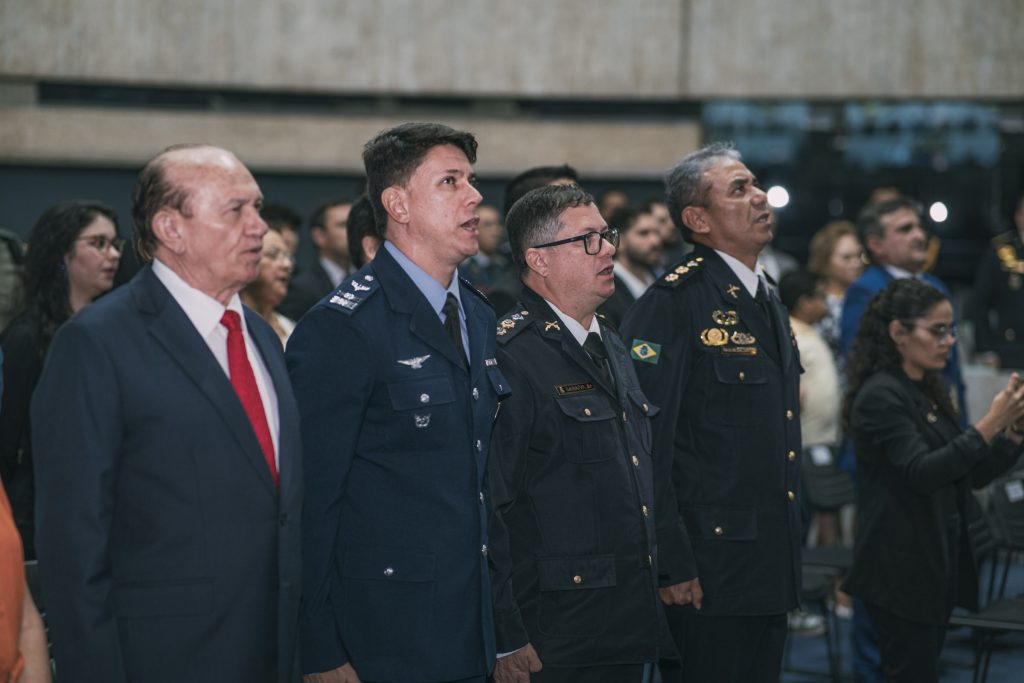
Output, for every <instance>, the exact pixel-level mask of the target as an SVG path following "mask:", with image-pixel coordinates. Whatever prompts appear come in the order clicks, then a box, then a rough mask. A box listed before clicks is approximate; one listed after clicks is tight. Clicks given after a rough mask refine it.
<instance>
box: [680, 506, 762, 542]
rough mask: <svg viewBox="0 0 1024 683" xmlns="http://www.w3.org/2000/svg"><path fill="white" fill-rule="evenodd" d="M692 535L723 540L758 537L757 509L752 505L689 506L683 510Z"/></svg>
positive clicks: (748, 539)
mask: <svg viewBox="0 0 1024 683" xmlns="http://www.w3.org/2000/svg"><path fill="white" fill-rule="evenodd" d="M683 518H684V519H685V520H686V529H687V531H688V532H689V533H690V535H691V536H696V537H698V538H713V539H718V540H722V541H752V540H754V539H755V538H757V510H755V509H754V508H752V507H717V506H702V507H688V508H685V509H684V510H683Z"/></svg>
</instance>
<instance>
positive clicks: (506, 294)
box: [487, 164, 579, 317]
mask: <svg viewBox="0 0 1024 683" xmlns="http://www.w3.org/2000/svg"><path fill="white" fill-rule="evenodd" d="M577 184H579V174H578V173H577V172H576V169H575V168H573V167H572V166H570V165H569V164H562V165H561V166H534V167H533V168H529V169H527V170H525V171H523V172H522V173H520V174H519V175H517V176H516V177H515V178H513V179H512V180H510V181H509V183H508V185H506V186H505V213H506V214H508V212H509V210H510V209H511V208H512V205H513V204H515V203H516V202H517V201H519V199H520V198H521V197H522V196H523V195H524V194H526V193H527V192H529V191H530V190H535V189H537V188H538V187H544V186H546V185H577ZM518 270H519V269H518V268H516V267H514V266H513V267H512V268H509V269H508V270H507V271H505V273H504V274H503V275H502V276H501V277H499V278H497V279H496V280H495V281H494V282H492V283H491V287H490V289H489V290H488V292H487V299H488V300H489V301H490V303H491V306H492V307H493V308H494V312H495V313H497V314H498V317H501V316H502V315H503V314H504V313H505V311H507V310H509V309H510V308H512V306H513V305H514V304H515V303H516V301H517V300H518V299H519V294H520V293H521V292H522V291H523V283H522V281H521V280H520V279H519V272H518Z"/></svg>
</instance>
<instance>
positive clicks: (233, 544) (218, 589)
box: [32, 266, 302, 683]
mask: <svg viewBox="0 0 1024 683" xmlns="http://www.w3.org/2000/svg"><path fill="white" fill-rule="evenodd" d="M245 314H246V323H247V326H248V329H249V332H250V335H251V337H252V338H253V340H254V341H255V343H256V347H257V349H258V350H259V352H260V354H261V356H262V357H263V361H264V363H265V364H266V366H267V369H268V370H269V372H270V376H271V379H272V381H273V383H274V389H275V391H276V393H277V399H278V406H279V413H280V439H279V441H280V446H279V452H280V455H279V460H280V466H279V471H280V493H278V492H277V491H275V488H274V483H273V480H272V479H271V476H270V472H269V469H268V468H267V465H266V462H265V460H264V456H263V452H262V450H261V449H260V445H259V442H258V441H257V439H256V435H255V433H254V431H253V429H252V426H251V425H250V423H249V420H248V417H247V416H246V414H245V410H244V409H243V407H242V404H241V402H240V401H239V399H238V396H237V394H235V391H234V389H233V388H232V386H231V383H230V381H229V379H228V377H227V375H226V374H225V373H224V371H223V370H222V369H221V366H220V365H219V364H218V363H217V361H216V359H215V358H214V356H213V354H211V353H210V350H209V348H208V347H207V346H206V344H205V342H204V341H203V339H202V338H201V337H200V335H199V333H198V332H197V331H196V329H195V327H194V326H193V325H192V323H191V321H190V320H189V319H188V317H187V316H186V314H185V312H184V311H183V310H182V309H181V307H180V306H178V304H177V302H176V301H175V300H174V299H173V297H172V296H171V295H170V293H169V292H168V291H167V289H166V288H165V287H164V286H163V284H161V283H160V281H159V280H158V279H157V277H156V276H155V275H154V274H153V271H152V268H151V266H146V267H144V268H143V269H142V270H141V271H140V272H139V273H138V274H137V275H136V276H135V277H134V278H133V279H132V280H131V281H130V282H129V283H128V284H126V285H124V286H123V287H121V288H120V289H118V290H115V291H114V292H112V293H111V294H110V295H109V296H107V297H104V298H103V299H102V300H100V301H98V302H96V303H95V304H93V305H91V306H89V307H88V308H86V309H84V310H82V311H81V312H80V313H79V314H77V315H75V316H74V317H73V318H72V319H71V320H69V321H68V322H67V323H66V324H65V325H64V326H63V327H62V328H61V329H60V331H59V332H58V333H57V335H56V337H55V338H54V341H53V345H52V346H51V347H50V351H49V355H48V357H47V361H46V365H45V368H44V370H43V375H42V377H41V379H40V381H39V386H38V388H37V389H36V392H35V395H34V398H33V402H32V423H33V430H32V434H33V446H34V449H35V455H36V463H35V465H36V482H37V487H38V497H37V498H38V505H37V514H38V520H37V524H38V534H37V541H38V549H39V569H40V573H41V577H42V581H43V589H44V592H45V594H46V607H47V612H48V620H49V626H50V635H51V638H52V641H53V644H54V654H55V656H56V660H57V668H58V670H59V671H60V678H61V681H62V682H69V683H77V682H82V681H89V682H92V681H95V682H96V683H120V682H136V681H145V682H146V683H164V682H166V683H181V682H182V681H190V682H197V681H211V682H213V681H217V682H218V683H219V682H220V681H277V682H280V683H284V682H285V681H295V680H297V675H298V671H297V666H296V657H295V650H296V642H295V641H296V632H297V628H296V627H297V621H298V601H299V594H300V580H301V566H300V561H301V560H300V557H301V556H300V553H299V520H300V512H301V502H302V501H301V497H302V474H301V463H300V461H299V453H300V443H299V431H298V410H297V408H296V405H295V401H294V398H293V396H292V392H291V389H290V387H289V382H288V375H287V371H286V369H285V365H284V360H283V358H282V356H281V351H280V342H279V341H278V340H277V337H276V335H275V334H274V333H273V332H272V331H271V329H270V327H269V326H268V325H267V324H266V323H265V322H263V321H262V320H261V319H260V318H259V317H258V316H257V315H255V314H254V313H253V312H252V311H249V310H246V311H245Z"/></svg>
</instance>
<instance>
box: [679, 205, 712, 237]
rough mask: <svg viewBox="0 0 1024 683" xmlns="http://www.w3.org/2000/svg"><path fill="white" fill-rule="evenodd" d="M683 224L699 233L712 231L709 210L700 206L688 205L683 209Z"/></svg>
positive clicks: (704, 233)
mask: <svg viewBox="0 0 1024 683" xmlns="http://www.w3.org/2000/svg"><path fill="white" fill-rule="evenodd" d="M683 225H685V226H686V227H688V228H689V229H690V231H691V232H694V233H696V234H698V235H706V234H707V233H709V232H711V226H710V224H709V223H708V214H707V211H705V210H704V208H703V207H700V206H688V207H686V208H685V209H683Z"/></svg>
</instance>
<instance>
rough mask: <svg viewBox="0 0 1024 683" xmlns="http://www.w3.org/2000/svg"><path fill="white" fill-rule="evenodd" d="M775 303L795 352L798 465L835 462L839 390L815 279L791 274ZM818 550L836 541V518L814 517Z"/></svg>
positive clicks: (820, 292) (824, 306) (802, 273)
mask: <svg viewBox="0 0 1024 683" xmlns="http://www.w3.org/2000/svg"><path fill="white" fill-rule="evenodd" d="M779 298H780V299H782V305H783V306H785V307H786V310H787V311H789V323H790V326H791V327H792V328H793V334H795V335H796V342H797V346H798V347H799V349H800V365H801V366H802V367H803V370H804V372H803V374H802V375H800V435H801V444H802V445H803V449H804V462H803V466H804V467H808V466H814V465H827V464H834V463H835V448H836V447H837V446H838V445H839V417H840V385H839V373H838V372H837V371H836V364H835V361H834V360H833V358H832V351H831V350H830V349H829V348H828V345H827V344H826V343H825V340H824V339H822V338H821V335H820V334H818V331H817V330H816V329H815V327H814V326H815V325H816V324H817V323H818V322H820V321H821V319H822V318H823V317H824V316H825V314H826V312H827V311H828V305H827V304H826V303H825V292H824V286H823V284H822V282H821V281H820V280H819V279H818V277H817V276H816V275H814V274H812V273H810V272H808V271H806V270H794V271H792V272H790V273H786V274H785V275H783V276H782V280H780V281H779ZM815 516H816V519H815V522H816V526H817V529H818V544H819V545H835V544H836V543H837V542H838V540H839V516H838V515H837V514H835V513H823V512H818V513H815Z"/></svg>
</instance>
